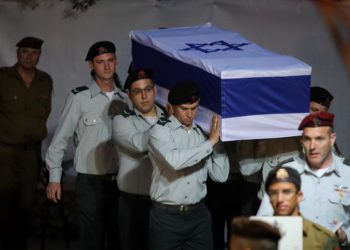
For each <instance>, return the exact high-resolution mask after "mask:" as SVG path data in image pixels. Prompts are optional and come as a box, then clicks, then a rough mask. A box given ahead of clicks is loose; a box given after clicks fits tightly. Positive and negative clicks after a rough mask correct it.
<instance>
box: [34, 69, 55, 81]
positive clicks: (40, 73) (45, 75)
mask: <svg viewBox="0 0 350 250" xmlns="http://www.w3.org/2000/svg"><path fill="white" fill-rule="evenodd" d="M37 71H38V73H39V76H40V77H41V78H42V79H44V80H46V81H49V82H52V78H51V76H50V75H49V74H48V73H46V72H45V71H43V70H40V69H37Z"/></svg>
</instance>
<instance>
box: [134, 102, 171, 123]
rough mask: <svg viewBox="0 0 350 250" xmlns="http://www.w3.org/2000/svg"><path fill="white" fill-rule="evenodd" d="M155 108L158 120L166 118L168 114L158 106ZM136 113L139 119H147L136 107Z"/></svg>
mask: <svg viewBox="0 0 350 250" xmlns="http://www.w3.org/2000/svg"><path fill="white" fill-rule="evenodd" d="M155 107H156V116H157V118H158V119H159V118H161V117H166V113H165V112H164V111H163V110H162V109H161V108H160V107H158V105H156V104H155ZM134 112H135V114H136V116H137V117H138V118H142V119H145V116H144V115H143V114H142V113H141V112H140V111H139V110H138V109H137V108H135V107H134Z"/></svg>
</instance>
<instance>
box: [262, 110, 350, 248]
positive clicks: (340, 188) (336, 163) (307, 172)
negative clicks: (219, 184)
mask: <svg viewBox="0 0 350 250" xmlns="http://www.w3.org/2000/svg"><path fill="white" fill-rule="evenodd" d="M333 120H334V115H333V114H331V113H326V112H319V113H313V114H310V115H308V116H306V117H305V118H304V119H303V120H302V122H301V123H300V125H299V130H302V131H303V133H302V136H301V142H302V146H303V150H304V152H305V157H296V158H294V159H293V161H291V162H288V163H287V164H285V165H286V166H288V167H291V168H294V169H296V170H297V171H298V173H299V174H300V176H301V181H302V185H301V191H302V192H303V197H304V198H303V199H302V200H301V201H300V204H299V206H300V211H301V213H302V214H303V216H305V218H307V219H309V220H311V221H314V222H316V223H318V224H320V225H322V226H323V227H325V228H327V229H328V230H330V231H332V232H335V234H336V236H337V238H338V241H339V242H340V243H342V244H347V243H348V241H349V239H350V225H349V215H350V205H349V199H350V193H349V188H350V187H349V179H350V168H349V167H348V166H347V165H345V164H344V163H343V160H342V159H341V158H340V157H339V156H337V155H336V154H335V153H334V152H333V151H332V147H333V145H334V143H335V141H336V133H335V132H334V131H333ZM272 213H273V212H272V209H271V206H270V204H269V201H268V197H266V196H265V197H264V198H263V201H262V204H261V206H260V208H259V211H258V215H272Z"/></svg>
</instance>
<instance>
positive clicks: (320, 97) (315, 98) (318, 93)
mask: <svg viewBox="0 0 350 250" xmlns="http://www.w3.org/2000/svg"><path fill="white" fill-rule="evenodd" d="M332 100H333V96H332V94H331V93H329V91H328V90H326V89H325V88H322V87H317V86H315V87H311V88H310V101H312V102H317V103H318V104H321V105H323V106H326V107H328V108H329V106H330V105H331V102H332Z"/></svg>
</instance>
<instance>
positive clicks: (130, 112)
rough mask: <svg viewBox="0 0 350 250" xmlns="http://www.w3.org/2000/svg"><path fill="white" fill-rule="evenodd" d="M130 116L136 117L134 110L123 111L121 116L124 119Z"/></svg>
mask: <svg viewBox="0 0 350 250" xmlns="http://www.w3.org/2000/svg"><path fill="white" fill-rule="evenodd" d="M131 115H136V113H135V111H134V110H131V109H128V108H126V109H124V110H123V113H122V116H124V117H125V118H126V117H129V116H131Z"/></svg>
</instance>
